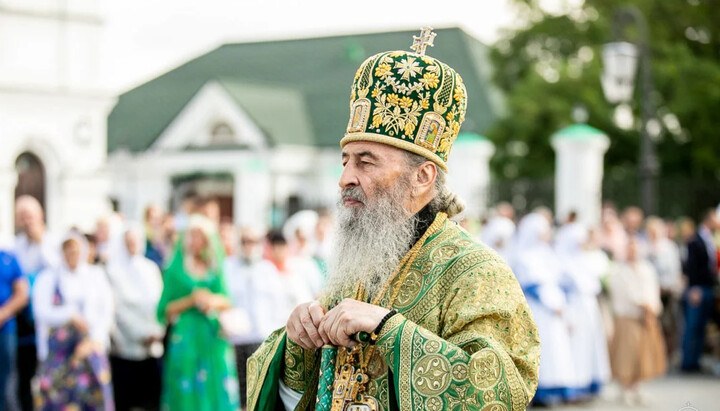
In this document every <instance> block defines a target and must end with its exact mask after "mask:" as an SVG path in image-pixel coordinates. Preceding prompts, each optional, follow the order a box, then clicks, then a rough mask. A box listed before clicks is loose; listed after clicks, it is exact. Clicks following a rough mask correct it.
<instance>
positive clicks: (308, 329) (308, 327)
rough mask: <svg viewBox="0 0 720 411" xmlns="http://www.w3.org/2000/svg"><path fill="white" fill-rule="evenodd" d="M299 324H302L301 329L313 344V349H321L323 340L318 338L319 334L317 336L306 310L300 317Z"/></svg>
mask: <svg viewBox="0 0 720 411" xmlns="http://www.w3.org/2000/svg"><path fill="white" fill-rule="evenodd" d="M300 324H302V326H303V328H304V329H305V334H306V335H307V336H308V338H310V340H311V341H312V342H313V345H314V346H315V348H320V347H322V345H323V339H322V337H320V334H318V331H317V329H316V328H315V324H313V319H312V317H311V316H310V312H308V311H307V310H305V313H304V314H301V315H300Z"/></svg>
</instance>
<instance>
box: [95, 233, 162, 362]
mask: <svg viewBox="0 0 720 411" xmlns="http://www.w3.org/2000/svg"><path fill="white" fill-rule="evenodd" d="M128 233H129V234H132V235H134V236H136V238H137V240H138V242H139V244H138V245H139V247H138V252H137V253H135V254H132V255H131V254H130V252H129V250H128V248H127V245H126V244H125V241H124V239H125V235H127V234H128ZM144 240H145V236H144V234H143V230H142V227H141V226H140V225H137V224H135V225H130V226H128V227H127V228H126V229H125V230H123V247H122V249H121V250H119V251H118V255H117V256H115V258H113V259H112V260H110V262H109V263H108V266H107V271H108V277H109V278H110V282H111V283H112V286H113V287H112V291H113V295H114V297H115V303H116V305H117V312H116V316H115V320H116V327H115V329H114V330H113V340H114V342H115V351H116V354H117V355H119V356H120V357H122V358H126V359H131V360H142V359H145V358H147V354H148V352H147V349H146V347H145V346H144V344H143V342H144V341H143V340H144V339H146V338H147V337H150V336H157V335H161V334H162V327H161V326H160V324H159V323H158V322H157V319H156V317H155V312H156V309H157V304H158V301H159V300H160V294H161V293H162V287H163V285H162V278H161V274H160V270H159V268H158V267H157V265H156V264H155V263H154V262H152V261H151V260H149V259H147V258H146V257H145V256H144V248H145V241H144Z"/></svg>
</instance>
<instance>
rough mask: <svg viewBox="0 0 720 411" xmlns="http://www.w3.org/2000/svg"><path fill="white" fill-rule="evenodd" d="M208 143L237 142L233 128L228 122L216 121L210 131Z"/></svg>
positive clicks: (228, 143) (219, 144)
mask: <svg viewBox="0 0 720 411" xmlns="http://www.w3.org/2000/svg"><path fill="white" fill-rule="evenodd" d="M210 144H211V145H218V146H227V145H232V144H237V140H236V139H235V130H233V129H232V127H230V125H229V124H228V123H225V122H220V123H216V124H215V125H214V126H213V128H212V130H211V131H210Z"/></svg>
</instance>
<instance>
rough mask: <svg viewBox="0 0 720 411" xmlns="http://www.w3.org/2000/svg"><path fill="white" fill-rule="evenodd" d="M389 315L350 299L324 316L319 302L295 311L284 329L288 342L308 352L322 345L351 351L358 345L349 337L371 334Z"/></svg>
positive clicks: (374, 306)
mask: <svg viewBox="0 0 720 411" xmlns="http://www.w3.org/2000/svg"><path fill="white" fill-rule="evenodd" d="M388 312H390V310H388V309H387V308H383V307H379V306H377V305H372V304H368V303H364V302H362V301H357V300H352V299H345V300H343V301H342V302H340V304H338V305H337V306H335V308H333V309H332V310H330V311H327V312H326V311H325V307H323V306H322V305H321V304H320V303H319V302H317V301H312V302H309V303H304V304H300V305H298V306H297V307H295V309H294V310H293V312H292V314H290V318H289V319H288V322H287V326H286V328H285V329H286V331H287V336H288V338H289V339H290V340H291V341H293V342H294V343H296V344H298V345H299V346H301V347H303V348H305V349H307V350H314V349H316V348H320V347H322V346H323V345H324V344H333V345H336V346H338V347H354V346H355V345H357V342H355V341H354V340H353V339H352V335H353V334H355V333H358V332H360V331H365V332H368V333H370V332H373V331H374V330H375V328H376V327H377V326H378V324H380V321H382V319H383V317H385V315H386V314H387V313H388Z"/></svg>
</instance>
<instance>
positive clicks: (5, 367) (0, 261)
mask: <svg viewBox="0 0 720 411" xmlns="http://www.w3.org/2000/svg"><path fill="white" fill-rule="evenodd" d="M28 299H29V297H28V285H27V281H26V280H25V278H24V277H23V275H22V270H21V269H20V265H19V264H18V262H17V259H16V258H15V256H14V255H13V254H12V253H10V252H7V251H5V250H0V398H2V399H1V400H0V411H3V410H5V406H6V402H8V401H14V400H15V398H16V397H17V396H16V395H15V393H14V392H12V391H14V387H8V386H7V384H8V381H9V379H10V375H11V374H12V373H13V372H14V370H15V356H16V353H17V336H16V335H15V329H16V324H15V315H16V314H17V313H18V312H19V311H20V310H22V309H23V308H24V307H25V306H26V305H27V303H28Z"/></svg>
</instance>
